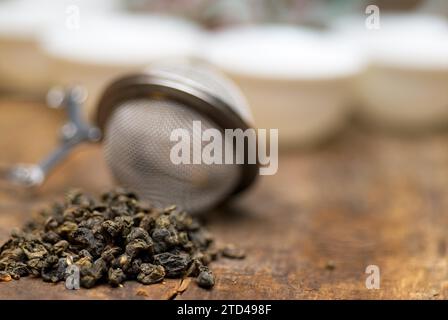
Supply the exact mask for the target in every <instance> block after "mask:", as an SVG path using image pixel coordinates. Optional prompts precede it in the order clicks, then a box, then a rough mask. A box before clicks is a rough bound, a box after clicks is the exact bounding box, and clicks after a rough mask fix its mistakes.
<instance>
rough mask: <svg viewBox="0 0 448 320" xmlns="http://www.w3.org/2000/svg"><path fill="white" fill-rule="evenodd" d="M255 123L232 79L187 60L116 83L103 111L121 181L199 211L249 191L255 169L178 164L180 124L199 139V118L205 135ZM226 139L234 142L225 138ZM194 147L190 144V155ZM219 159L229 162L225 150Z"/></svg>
mask: <svg viewBox="0 0 448 320" xmlns="http://www.w3.org/2000/svg"><path fill="white" fill-rule="evenodd" d="M250 120H251V119H250V111H249V109H248V107H247V105H246V103H245V101H244V99H243V98H242V97H241V95H240V94H239V91H238V90H236V88H234V87H233V85H232V84H231V83H229V82H228V81H227V80H226V79H224V78H221V77H220V76H218V75H217V74H215V73H213V72H211V71H209V70H207V69H204V68H197V67H196V68H192V67H189V66H185V65H182V66H179V65H175V66H162V67H157V68H152V69H151V70H150V71H149V72H147V73H146V74H144V75H136V76H130V77H126V78H123V79H121V80H118V81H117V82H115V83H114V84H112V85H111V86H110V87H109V88H108V89H107V90H106V92H105V94H104V96H103V98H102V99H101V101H100V105H99V110H98V124H99V126H100V127H101V128H102V129H103V133H104V152H105V157H106V160H107V162H108V164H109V166H110V168H111V170H112V173H113V174H114V176H115V178H116V179H117V181H118V182H119V183H120V184H122V185H125V186H128V187H131V188H133V189H134V190H137V191H138V192H139V193H140V195H141V196H142V197H144V198H146V199H149V200H151V201H153V202H154V203H155V204H156V205H160V206H164V205H167V204H170V203H176V204H178V205H180V206H181V207H182V208H184V209H187V210H189V211H193V212H195V211H202V210H205V209H207V208H210V207H212V206H214V205H216V204H217V203H219V202H221V201H223V200H224V199H226V198H227V197H229V195H231V194H232V193H234V192H235V191H238V190H241V189H243V188H245V186H247V185H248V184H249V183H251V181H252V180H253V179H254V177H255V174H256V172H255V170H254V169H256V168H254V167H255V166H254V165H238V164H222V165H221V164H211V165H207V164H173V163H172V162H171V160H170V152H171V148H172V146H173V141H171V140H170V135H171V132H172V131H173V130H174V129H177V128H182V129H186V130H187V131H188V132H189V133H190V136H193V128H192V126H193V121H200V122H201V129H202V132H203V131H204V130H206V129H208V128H217V129H219V130H221V131H222V132H223V129H224V128H241V129H243V130H244V129H246V128H247V127H248V124H247V122H249V121H250ZM202 132H201V135H202ZM198 138H199V140H200V137H198ZM207 143H208V142H202V145H203V146H205V145H206V144H207ZM223 143H230V142H229V141H225V139H224V138H223ZM193 152H195V150H193V146H192V145H191V148H190V154H191V158H193ZM196 152H198V151H197V150H196ZM220 156H221V157H222V159H223V162H224V154H220ZM254 173H255V174H254Z"/></svg>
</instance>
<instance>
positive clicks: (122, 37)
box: [41, 14, 200, 114]
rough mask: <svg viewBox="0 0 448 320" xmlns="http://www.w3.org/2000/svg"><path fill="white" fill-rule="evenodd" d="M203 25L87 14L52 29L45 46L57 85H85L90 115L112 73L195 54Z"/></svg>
mask: <svg viewBox="0 0 448 320" xmlns="http://www.w3.org/2000/svg"><path fill="white" fill-rule="evenodd" d="M199 38H200V30H199V29H198V27H197V26H196V25H194V24H192V23H190V22H187V21H185V20H181V19H178V18H171V17H165V16H156V15H133V14H109V15H103V16H102V17H94V18H92V19H84V20H82V22H81V25H80V28H79V29H77V30H49V31H48V32H47V33H46V34H45V35H44V36H43V37H42V40H41V49H42V51H43V53H44V55H45V56H46V57H47V59H48V60H49V65H50V76H51V82H52V83H53V84H55V85H73V84H80V85H83V86H84V87H85V88H86V89H87V91H88V94H89V96H88V99H87V110H88V113H89V114H91V113H92V112H93V110H94V109H95V107H96V103H97V100H98V99H99V96H100V95H101V93H102V91H103V89H104V88H105V87H106V86H107V85H108V84H109V82H111V81H112V80H113V78H115V77H118V76H122V75H124V74H127V73H131V72H136V71H141V70H142V69H143V68H145V67H147V66H148V65H150V64H151V63H153V62H155V61H159V60H160V59H167V58H185V59H189V58H190V57H192V56H194V52H195V49H196V48H197V41H199Z"/></svg>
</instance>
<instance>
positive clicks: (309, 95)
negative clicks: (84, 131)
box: [0, 0, 448, 299]
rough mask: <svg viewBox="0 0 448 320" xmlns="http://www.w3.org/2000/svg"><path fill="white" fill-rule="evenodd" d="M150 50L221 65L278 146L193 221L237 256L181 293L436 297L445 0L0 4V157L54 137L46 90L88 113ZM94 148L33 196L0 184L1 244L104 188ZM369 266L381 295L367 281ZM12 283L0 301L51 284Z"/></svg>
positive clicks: (106, 175) (444, 118) (48, 143)
mask: <svg viewBox="0 0 448 320" xmlns="http://www.w3.org/2000/svg"><path fill="white" fill-rule="evenodd" d="M378 10H379V11H378ZM162 60H180V61H191V62H201V63H205V64H208V65H210V66H212V67H214V68H215V69H218V70H219V71H221V72H222V73H223V74H225V75H227V77H229V78H230V79H232V80H233V81H234V82H235V83H236V84H237V85H238V87H239V88H240V89H241V91H242V93H243V95H244V96H245V97H246V99H247V100H248V102H249V105H250V107H251V110H252V112H253V116H254V121H255V125H256V126H257V127H259V128H265V129H269V128H277V129H279V140H280V141H279V142H280V147H281V149H282V150H281V153H280V157H279V170H278V173H277V174H276V175H274V176H264V177H260V179H259V183H257V184H255V185H254V187H253V189H251V191H250V192H248V193H247V195H246V196H244V197H241V199H240V201H238V202H234V203H232V204H230V207H227V208H226V207H225V208H223V209H220V210H217V212H215V211H213V212H210V215H207V218H208V220H209V221H208V222H209V224H208V226H209V227H210V229H211V231H213V232H214V233H215V234H216V235H217V236H216V238H219V239H221V240H222V241H223V242H229V243H232V242H233V243H238V244H241V245H242V246H243V247H244V249H246V250H247V259H246V260H245V261H244V262H235V263H230V262H229V263H226V264H222V265H219V266H217V267H218V268H216V269H214V270H217V271H216V272H217V274H218V277H217V278H218V279H219V280H218V284H217V286H216V288H215V289H214V290H212V291H210V292H207V293H204V292H202V291H201V292H200V291H195V289H189V291H187V293H184V295H183V297H187V298H198V297H199V298H204V297H208V298H223V297H224V298H231V299H239V298H243V299H248V298H250V299H253V298H261V299H262V298H287V299H290V298H325V299H328V298H341V297H342V298H393V299H397V298H398V299H399V298H425V299H426V298H428V299H433V298H436V299H437V298H445V299H446V298H447V297H448V273H447V270H448V259H447V257H448V233H447V228H448V215H447V214H446V212H448V197H447V196H446V193H447V190H448V147H447V146H448V131H447V128H448V2H447V1H444V0H426V1H424V0H397V1H391V0H387V1H386V0H378V1H360V0H356V1H355V0H312V1H311V0H215V1H212V0H127V1H124V0H123V1H120V0H108V1H106V0H95V1H92V0H0V166H3V165H4V166H6V167H8V166H10V165H11V164H15V163H18V162H23V163H36V162H37V161H39V160H40V159H42V157H43V156H44V155H46V154H47V153H48V152H50V151H51V150H53V149H54V147H55V146H56V144H57V133H58V130H60V128H61V126H62V124H63V123H64V122H65V121H66V116H65V114H64V112H63V111H62V110H55V109H51V108H48V107H47V106H46V105H45V97H46V93H47V91H48V89H49V88H51V87H53V86H60V85H63V86H64V85H73V84H81V85H84V86H85V87H86V88H87V90H88V93H89V95H88V98H87V103H86V106H85V110H84V111H85V116H86V117H88V118H92V116H93V114H94V112H95V109H96V106H97V101H98V99H99V97H100V96H101V94H102V91H103V90H104V88H105V87H106V86H107V85H108V83H109V82H111V81H112V80H113V79H114V78H115V77H117V76H119V75H122V74H124V73H129V72H135V71H142V70H144V69H146V68H148V67H151V66H152V65H154V64H156V63H158V62H159V61H162ZM102 151H103V150H102V146H101V145H98V144H87V145H83V146H80V147H79V148H77V149H76V151H75V152H74V153H73V154H71V155H70V157H68V159H67V161H64V162H63V163H61V165H60V166H58V167H57V168H55V171H54V173H53V174H52V175H51V177H49V179H48V181H46V183H45V184H44V185H42V186H41V187H40V188H38V189H37V190H33V191H32V192H31V195H29V194H28V193H26V194H25V195H24V196H23V197H20V196H19V195H22V194H21V191H22V190H21V189H20V190H18V191H17V190H14V191H13V192H9V191H8V192H3V190H1V191H2V192H0V241H4V240H6V239H7V238H8V235H9V233H10V231H11V229H12V228H13V227H18V226H21V225H22V224H23V222H24V221H26V220H27V219H29V216H30V214H31V213H32V212H34V211H35V208H37V207H38V205H41V204H45V203H46V204H48V203H49V202H52V201H53V200H54V199H55V197H61V196H62V195H63V193H64V192H65V191H66V190H67V189H68V188H71V187H80V188H83V189H85V190H86V191H87V192H92V193H94V194H99V193H100V192H101V191H104V190H107V189H110V188H111V187H112V186H113V185H114V182H113V180H112V178H111V175H110V170H109V168H108V166H107V165H106V163H105V161H104V156H103V152H102ZM215 213H218V214H215ZM222 213H224V214H222ZM371 264H378V265H379V266H380V267H381V275H382V276H383V275H384V278H383V279H384V280H382V282H381V288H382V289H383V288H384V289H385V290H366V289H365V285H364V283H365V282H364V280H365V278H364V276H365V274H364V270H365V268H366V266H367V265H371ZM18 283H19V284H18V285H22V283H23V282H22V280H21V281H19V282H18ZM26 284H27V282H25V285H24V286H25V287H22V290H19V291H14V287H11V288H13V289H11V291H10V292H11V295H12V296H14V295H18V296H19V297H22V298H23V294H28V295H29V297H41V296H46V295H47V294H48V292H50V290H52V291H51V292H53V295H54V296H55V297H57V296H58V295H59V294H60V291H58V290H56V289H52V288H49V287H42V292H44V293H43V294H42V295H40V292H41V291H39V290H37V289H36V290H34V291H33V290H29V288H28V287H26ZM2 289H3V288H2ZM17 292H19V293H17ZM33 292H34V293H33ZM115 292H121V291H115ZM154 292H156V293H157V292H158V291H157V290H156V291H154ZM83 294H86V295H87V294H88V293H83ZM108 294H111V293H110V292H109V293H108ZM113 294H119V293H113ZM132 295H133V293H129V295H128V296H126V297H130V296H132ZM101 297H103V296H101ZM120 297H121V296H120Z"/></svg>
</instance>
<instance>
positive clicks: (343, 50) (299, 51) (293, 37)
mask: <svg viewBox="0 0 448 320" xmlns="http://www.w3.org/2000/svg"><path fill="white" fill-rule="evenodd" d="M204 47H205V48H204V52H205V53H204V57H205V59H206V60H208V61H209V62H211V63H212V64H214V65H216V66H217V67H219V68H220V69H221V70H222V71H224V72H225V73H227V74H228V75H229V76H230V77H231V78H232V79H233V80H235V81H236V83H237V84H238V85H239V86H240V87H241V89H242V91H243V93H244V94H245V96H246V97H247V99H248V101H249V104H250V106H251V108H252V110H253V113H254V118H255V124H256V126H257V127H259V128H277V129H279V141H280V145H281V146H282V147H295V146H304V145H310V144H315V143H318V142H321V141H322V140H323V139H325V138H328V137H329V136H331V135H332V134H333V133H334V132H335V131H337V130H338V129H340V128H341V127H342V126H344V124H345V122H346V120H347V115H348V112H349V105H350V99H351V97H350V86H351V84H352V81H353V79H354V78H355V77H356V75H357V74H359V72H360V71H361V70H362V68H363V65H364V64H363V61H362V59H361V57H360V55H358V54H357V52H356V50H355V49H354V48H352V47H350V46H346V45H345V44H343V43H342V42H341V41H339V39H337V38H335V37H334V36H328V35H325V34H322V33H318V32H314V31H309V30H305V29H300V28H298V27H293V26H286V25H264V26H258V27H240V28H232V29H228V30H225V31H221V32H218V33H212V34H210V35H209V37H208V40H207V41H206V42H205V45H204Z"/></svg>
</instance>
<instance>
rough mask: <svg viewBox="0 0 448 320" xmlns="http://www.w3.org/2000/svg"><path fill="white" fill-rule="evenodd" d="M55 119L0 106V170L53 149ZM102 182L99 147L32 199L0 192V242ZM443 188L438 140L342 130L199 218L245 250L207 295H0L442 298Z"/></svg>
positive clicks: (286, 158)
mask: <svg viewBox="0 0 448 320" xmlns="http://www.w3.org/2000/svg"><path fill="white" fill-rule="evenodd" d="M62 120H63V117H62V115H61V114H58V112H57V111H49V110H46V109H45V108H44V107H43V106H40V105H33V104H23V103H22V104H18V103H8V102H7V101H2V102H0V150H1V151H0V164H1V165H2V166H4V165H7V164H11V163H16V162H33V161H37V160H38V159H39V158H40V157H41V156H42V155H44V154H45V153H46V152H48V151H49V150H51V148H52V147H53V146H54V145H55V143H56V139H55V137H56V135H57V131H58V127H59V125H60V123H61V121H62ZM112 185H113V182H112V179H111V178H110V176H109V173H108V171H107V168H106V165H105V163H104V161H103V159H102V154H101V147H100V146H84V147H80V148H79V149H78V150H77V151H76V152H75V154H73V155H72V156H71V157H70V158H69V159H68V160H67V161H66V162H65V163H64V164H63V165H61V166H60V167H58V168H57V170H56V171H55V172H54V174H53V175H52V176H51V177H50V179H49V180H48V182H47V183H46V184H45V185H44V186H43V187H42V188H40V189H38V190H36V191H34V192H32V193H30V192H23V191H20V190H16V189H11V188H9V187H8V186H7V185H2V186H1V188H0V242H3V241H5V240H6V239H7V237H8V234H9V233H10V231H11V229H12V228H15V227H20V226H21V225H22V224H23V223H24V221H25V220H26V219H28V218H29V217H30V216H31V215H32V213H33V212H35V211H36V210H38V209H39V208H41V207H43V206H44V205H45V204H46V203H48V202H49V201H52V200H54V199H57V198H60V197H61V195H62V194H63V193H64V191H65V190H67V188H70V187H81V188H84V189H86V190H88V191H90V192H93V193H99V192H101V191H103V190H106V189H108V188H109V187H110V186H112ZM447 192H448V133H438V134H434V135H430V136H425V137H420V138H417V137H408V138H403V137H397V136H391V135H382V134H378V133H372V132H367V131H365V130H364V131H363V130H359V129H350V130H348V132H346V133H345V134H343V136H341V137H340V138H339V139H337V140H336V141H334V142H332V143H331V144H329V145H327V146H324V147H322V148H320V149H318V150H314V151H310V150H309V151H302V152H295V153H289V154H286V153H284V154H281V156H280V164H279V172H278V174H277V175H275V176H272V177H263V178H262V179H260V180H259V181H258V184H257V185H256V186H255V187H254V188H253V189H252V190H251V191H250V192H248V193H247V194H246V195H245V196H244V197H242V198H241V199H239V201H237V202H235V203H233V204H232V205H230V206H228V207H227V208H222V209H220V210H217V211H216V212H213V213H211V214H210V215H209V216H207V217H206V220H207V223H208V227H209V229H210V230H211V231H212V232H213V233H214V234H215V235H216V238H217V239H218V240H219V241H220V242H223V243H226V242H231V243H236V244H238V245H239V246H241V247H243V248H244V249H245V250H246V251H247V258H246V259H244V260H220V261H218V262H216V263H214V264H213V265H212V268H213V270H214V271H215V274H216V277H217V283H216V286H215V288H214V289H213V290H210V291H207V290H203V289H200V288H198V287H197V286H196V285H195V284H194V282H193V281H192V282H191V283H190V284H189V285H188V283H185V282H184V283H182V282H181V281H180V280H169V281H165V282H164V283H162V284H159V285H153V286H142V285H140V284H138V283H135V282H128V283H126V284H125V285H124V287H123V288H118V289H112V288H109V287H107V286H101V287H99V288H96V289H91V290H83V289H81V290H78V291H69V290H66V289H65V288H64V286H63V284H62V283H60V284H57V285H52V284H48V283H44V282H42V281H41V280H39V279H31V278H25V279H21V280H20V281H11V282H8V283H0V298H3V299H16V298H31V299H169V298H176V299H221V298H222V299H253V298H255V299H266V298H267V299H316V298H321V299H357V298H366V299H370V298H396V299H402V298H412V299H444V298H447V296H448V264H447V261H448V260H447V240H448V197H447ZM370 264H375V265H378V266H379V267H380V269H381V289H379V290H367V289H366V287H365V279H366V276H367V275H366V274H365V273H364V271H365V268H366V266H368V265H370ZM330 266H332V267H331V268H330ZM179 288H180V289H179ZM184 289H186V290H185V291H184V292H183V293H182V292H180V291H182V290H184Z"/></svg>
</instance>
